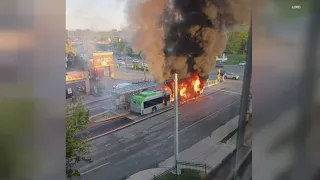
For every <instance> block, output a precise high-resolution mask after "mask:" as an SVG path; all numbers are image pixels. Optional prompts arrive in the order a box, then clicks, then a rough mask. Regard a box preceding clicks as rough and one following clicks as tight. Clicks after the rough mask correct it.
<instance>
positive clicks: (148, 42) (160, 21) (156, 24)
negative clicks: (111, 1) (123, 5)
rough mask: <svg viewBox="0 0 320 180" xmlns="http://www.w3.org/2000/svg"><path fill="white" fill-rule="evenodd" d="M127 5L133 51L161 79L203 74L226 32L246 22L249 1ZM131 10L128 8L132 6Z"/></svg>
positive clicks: (154, 0) (159, 0)
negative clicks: (140, 54) (143, 58)
mask: <svg viewBox="0 0 320 180" xmlns="http://www.w3.org/2000/svg"><path fill="white" fill-rule="evenodd" d="M134 4H135V6H134V7H132V4H130V6H129V7H130V9H131V10H130V11H129V14H128V15H129V18H128V23H129V27H130V29H131V30H134V31H133V32H134V34H133V36H132V37H133V38H132V43H133V48H134V51H136V52H140V51H142V52H143V53H144V56H145V59H146V60H147V62H148V65H149V67H150V71H151V72H152V73H153V75H154V77H155V78H156V79H157V80H158V81H159V82H162V81H164V80H167V79H170V78H171V74H172V72H173V71H176V72H177V73H178V74H179V78H187V77H190V74H192V73H198V74H199V75H200V77H201V78H203V79H207V78H208V76H209V73H210V71H211V70H212V69H213V68H214V66H215V59H214V57H215V56H217V55H219V54H220V53H222V52H223V51H224V48H225V46H226V42H227V36H226V31H227V30H228V29H230V28H231V27H234V26H235V25H239V24H246V23H248V21H249V17H250V8H249V5H250V1H249V0H172V1H170V2H169V1H168V0H145V1H139V3H134ZM132 9H134V10H132Z"/></svg>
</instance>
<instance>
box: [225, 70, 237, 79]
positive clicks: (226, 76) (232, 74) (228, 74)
mask: <svg viewBox="0 0 320 180" xmlns="http://www.w3.org/2000/svg"><path fill="white" fill-rule="evenodd" d="M224 78H225V79H234V80H239V78H240V77H239V76H238V75H236V74H234V73H230V72H225V73H224Z"/></svg>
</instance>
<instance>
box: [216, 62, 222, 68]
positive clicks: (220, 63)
mask: <svg viewBox="0 0 320 180" xmlns="http://www.w3.org/2000/svg"><path fill="white" fill-rule="evenodd" d="M223 67H224V65H223V63H222V61H221V60H217V61H216V68H223Z"/></svg>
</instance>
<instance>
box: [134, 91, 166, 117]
mask: <svg viewBox="0 0 320 180" xmlns="http://www.w3.org/2000/svg"><path fill="white" fill-rule="evenodd" d="M169 105H170V92H167V91H144V92H141V93H139V94H137V95H134V96H132V97H131V103H130V110H131V111H132V112H134V113H139V114H141V115H144V114H149V113H152V112H156V111H158V110H161V109H163V108H166V107H168V106H169Z"/></svg>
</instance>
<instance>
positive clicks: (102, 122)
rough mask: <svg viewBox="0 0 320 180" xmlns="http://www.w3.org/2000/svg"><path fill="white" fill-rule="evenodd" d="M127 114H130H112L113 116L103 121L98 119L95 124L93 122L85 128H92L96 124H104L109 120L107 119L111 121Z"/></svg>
mask: <svg viewBox="0 0 320 180" xmlns="http://www.w3.org/2000/svg"><path fill="white" fill-rule="evenodd" d="M129 114H130V113H124V114H120V115H118V116H113V117H111V118H107V119H104V120H103V121H100V122H98V123H97V124H94V125H90V126H88V128H87V129H91V128H93V127H96V126H99V125H102V124H105V123H106V122H109V121H112V120H115V119H118V118H120V117H124V116H127V115H129Z"/></svg>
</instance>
